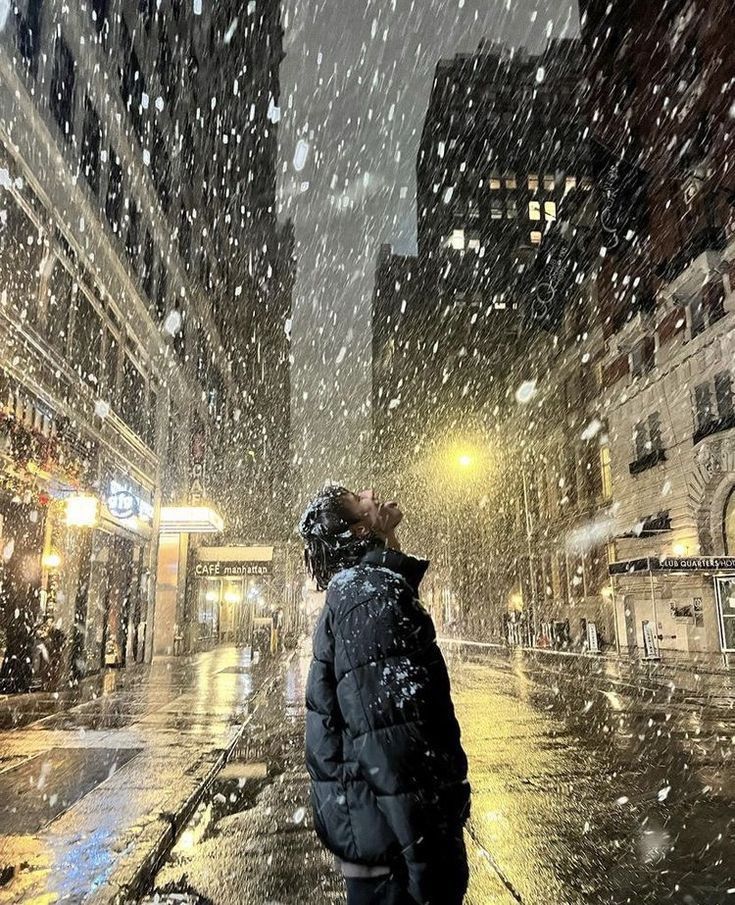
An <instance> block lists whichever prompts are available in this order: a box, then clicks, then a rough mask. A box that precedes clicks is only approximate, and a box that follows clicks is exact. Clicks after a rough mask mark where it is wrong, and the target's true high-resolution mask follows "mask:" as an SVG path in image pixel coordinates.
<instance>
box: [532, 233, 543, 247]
mask: <svg viewBox="0 0 735 905" xmlns="http://www.w3.org/2000/svg"><path fill="white" fill-rule="evenodd" d="M531 242H532V244H533V245H540V244H541V233H540V232H539V231H538V230H534V231H533V232H532V233H531Z"/></svg>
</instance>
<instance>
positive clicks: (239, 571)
mask: <svg viewBox="0 0 735 905" xmlns="http://www.w3.org/2000/svg"><path fill="white" fill-rule="evenodd" d="M194 574H195V575H196V576H197V578H239V577H242V576H245V577H248V576H251V575H270V574H271V564H270V563H269V562H228V561H227V560H221V559H217V560H213V561H212V562H198V563H196V565H195V566H194Z"/></svg>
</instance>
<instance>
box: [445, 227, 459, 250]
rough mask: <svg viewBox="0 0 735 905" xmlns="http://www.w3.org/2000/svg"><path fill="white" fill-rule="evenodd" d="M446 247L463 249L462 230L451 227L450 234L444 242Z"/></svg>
mask: <svg viewBox="0 0 735 905" xmlns="http://www.w3.org/2000/svg"><path fill="white" fill-rule="evenodd" d="M444 245H445V247H446V248H454V249H456V250H457V251H464V230H463V229H453V230H452V235H451V236H450V237H449V238H448V239H447V240H446V242H445V243H444Z"/></svg>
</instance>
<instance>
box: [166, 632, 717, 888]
mask: <svg viewBox="0 0 735 905" xmlns="http://www.w3.org/2000/svg"><path fill="white" fill-rule="evenodd" d="M448 657H449V660H450V667H451V672H452V677H453V687H454V697H455V702H456V707H457V712H458V715H459V719H460V722H461V724H462V727H463V734H464V742H465V746H466V748H467V752H468V754H469V759H470V779H471V782H472V786H473V814H472V818H471V821H470V823H469V824H468V828H467V830H468V840H467V841H468V850H469V854H470V859H471V867H472V876H471V884H470V890H469V893H468V896H467V903H468V905H492V903H513V902H524V903H529V905H530V903H534V905H547V903H583V902H610V903H616V905H617V903H621V905H622V903H626V902H635V903H659V902H661V903H663V902H678V903H690V905H695V903H696V905H714V903H720V902H731V901H735V867H734V866H733V865H735V822H734V821H735V818H734V816H733V793H734V792H735V781H734V780H733V770H732V763H733V746H734V740H735V712H733V710H732V706H731V698H730V697H729V695H728V694H726V693H725V691H724V690H723V689H719V690H718V691H717V693H714V692H713V693H712V694H710V695H709V697H701V698H700V699H697V698H695V697H694V696H692V695H691V694H687V695H686V696H681V698H680V699H679V696H677V694H676V693H674V692H673V690H672V686H671V683H669V684H668V685H667V684H663V683H662V684H656V683H654V682H648V683H647V684H645V683H644V682H643V681H641V682H639V683H638V684H628V685H625V684H623V683H621V682H620V681H617V680H613V679H611V678H610V677H609V676H606V675H605V674H604V671H598V670H597V669H591V668H590V665H589V662H588V661H586V662H585V661H579V662H577V661H575V660H566V659H564V658H559V657H556V658H555V657H548V658H546V661H547V662H544V661H542V662H533V663H530V662H529V661H528V659H526V658H524V657H523V655H521V654H519V655H517V656H508V655H507V654H505V653H502V652H499V651H495V652H493V651H485V650H481V651H477V650H473V649H467V648H464V649H462V650H458V649H456V648H454V647H452V648H450V649H449V650H448ZM307 664H308V660H307V657H306V656H305V654H304V653H302V657H301V659H300V660H299V659H297V658H295V659H294V660H293V661H292V663H291V664H290V665H289V667H288V669H287V671H286V673H285V675H284V677H283V680H282V682H281V683H280V685H278V686H277V687H276V688H274V691H273V693H272V694H271V695H270V697H269V700H268V701H267V702H266V704H265V706H263V707H262V708H261V710H260V711H259V714H258V720H257V721H256V722H254V724H253V725H252V726H251V731H250V732H249V733H248V734H247V735H246V737H245V738H246V740H247V741H246V743H245V744H244V746H242V747H241V749H240V750H239V752H238V756H237V758H236V759H235V760H234V761H233V762H232V763H231V764H230V765H229V766H228V768H227V773H226V774H225V775H224V776H223V778H222V779H221V781H220V782H219V783H218V784H216V786H215V787H214V788H213V790H212V794H211V796H210V797H209V799H208V800H207V801H206V802H204V803H203V804H202V805H201V807H200V809H199V811H198V813H197V815H196V816H195V819H194V820H193V821H192V823H191V825H190V826H189V828H188V829H187V831H186V832H185V833H184V835H183V836H182V839H181V840H180V842H179V844H178V846H177V848H176V849H175V851H174V853H173V855H172V857H171V858H170V860H169V862H168V864H167V865H166V866H165V867H164V869H163V870H162V871H161V872H160V873H159V874H158V876H157V879H156V883H155V886H156V890H157V893H156V896H154V897H153V898H152V899H151V900H150V901H153V900H156V897H157V898H158V900H159V901H160V900H163V901H167V900H168V901H180V899H175V898H173V897H171V894H173V893H175V894H177V895H182V894H188V896H190V897H191V900H192V901H200V900H204V901H209V902H214V903H226V902H227V903H229V902H243V903H254V905H255V903H257V905H260V903H266V902H270V903H274V902H278V903H282V905H291V903H293V905H295V903H297V902H303V901H304V900H305V896H306V895H308V897H309V901H314V902H324V903H329V905H332V903H338V902H341V901H343V894H342V890H341V883H340V879H339V877H337V876H336V875H335V873H334V871H333V869H332V867H331V862H330V859H329V857H328V856H327V855H326V854H325V853H324V852H323V851H322V850H321V849H320V847H319V845H318V844H317V843H316V840H315V838H314V835H313V832H312V830H311V828H310V825H309V824H310V818H309V809H308V800H307V784H306V783H307V777H306V773H305V771H304V769H303V765H302V751H301V733H302V731H303V719H302V712H301V700H302V697H303V682H304V676H305V670H306V667H307ZM562 667H563V668H562ZM649 686H650V687H649Z"/></svg>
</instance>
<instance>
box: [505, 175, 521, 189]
mask: <svg viewBox="0 0 735 905" xmlns="http://www.w3.org/2000/svg"><path fill="white" fill-rule="evenodd" d="M505 187H506V188H507V189H516V188H518V182H517V181H516V174H515V173H508V175H507V176H506V177H505Z"/></svg>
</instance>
